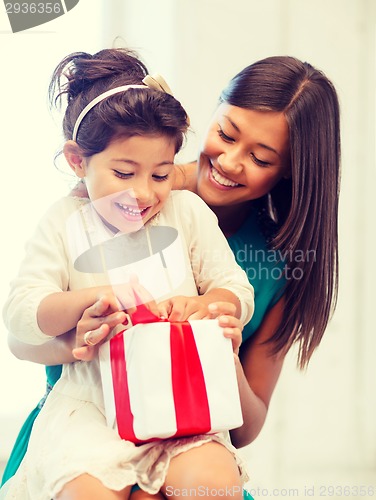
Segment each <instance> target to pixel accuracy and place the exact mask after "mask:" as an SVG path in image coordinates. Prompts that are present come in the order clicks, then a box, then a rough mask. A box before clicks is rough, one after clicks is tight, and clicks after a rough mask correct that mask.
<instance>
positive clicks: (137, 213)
mask: <svg viewBox="0 0 376 500" xmlns="http://www.w3.org/2000/svg"><path fill="white" fill-rule="evenodd" d="M116 204H117V206H118V207H119V208H121V210H123V211H124V212H125V213H126V214H128V215H130V216H132V217H142V214H143V213H144V212H145V211H146V210H147V208H135V207H129V206H128V205H122V204H121V203H116Z"/></svg>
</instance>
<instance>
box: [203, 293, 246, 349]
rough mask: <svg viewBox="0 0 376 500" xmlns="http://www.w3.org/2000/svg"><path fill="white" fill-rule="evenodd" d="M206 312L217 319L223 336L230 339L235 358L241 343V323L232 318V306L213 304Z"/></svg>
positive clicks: (225, 303) (220, 303)
mask: <svg viewBox="0 0 376 500" xmlns="http://www.w3.org/2000/svg"><path fill="white" fill-rule="evenodd" d="M208 310H209V312H210V314H211V317H212V318H218V324H219V326H220V327H222V328H223V335H224V336H225V337H226V338H229V339H231V341H232V350H233V351H234V354H236V357H237V356H238V354H239V348H240V345H241V343H242V331H243V323H242V322H241V321H240V320H239V319H238V318H236V317H235V316H233V314H234V313H235V310H236V308H235V306H234V304H230V303H229V302H214V303H212V304H209V305H208Z"/></svg>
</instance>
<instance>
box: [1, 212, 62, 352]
mask: <svg viewBox="0 0 376 500" xmlns="http://www.w3.org/2000/svg"><path fill="white" fill-rule="evenodd" d="M63 207H64V205H62V203H61V202H60V203H57V204H55V205H54V206H53V207H51V209H50V211H49V212H48V213H47V214H46V215H45V216H44V217H43V219H42V220H41V222H40V224H39V226H38V227H37V229H36V231H35V233H34V235H33V236H32V238H31V239H30V240H29V241H28V243H27V244H26V247H25V257H24V259H23V261H22V263H21V266H20V268H19V272H18V275H17V277H16V278H15V279H14V280H13V281H12V282H11V283H10V292H9V296H8V299H7V301H6V303H5V305H4V308H3V318H4V322H5V325H6V327H7V328H8V330H9V331H10V332H11V333H12V334H13V335H14V336H15V337H16V338H18V339H19V340H21V341H22V342H25V343H28V344H33V345H38V344H43V343H44V342H47V341H48V340H50V339H51V338H53V337H50V336H48V335H46V334H44V333H43V332H42V331H41V330H40V328H39V326H38V322H37V310H38V306H39V304H40V302H41V300H42V299H43V298H44V297H46V296H47V295H50V294H52V293H55V292H61V291H65V290H67V289H68V286H69V279H68V275H69V273H68V259H67V255H66V251H65V241H64V230H65V214H64V209H63Z"/></svg>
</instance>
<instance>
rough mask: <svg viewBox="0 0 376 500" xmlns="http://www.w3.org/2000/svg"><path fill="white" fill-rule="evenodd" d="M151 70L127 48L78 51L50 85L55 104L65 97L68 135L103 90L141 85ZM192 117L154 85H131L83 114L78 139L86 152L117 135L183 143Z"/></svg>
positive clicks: (61, 66)
mask: <svg viewBox="0 0 376 500" xmlns="http://www.w3.org/2000/svg"><path fill="white" fill-rule="evenodd" d="M147 73H148V71H147V68H146V66H145V65H144V63H143V62H142V61H141V60H140V59H139V58H138V56H137V54H136V53H134V52H132V51H130V50H127V49H124V48H117V49H105V50H101V51H100V52H98V53H96V54H94V55H90V54H87V53H85V52H75V53H73V54H70V55H68V56H67V57H65V58H64V59H63V60H62V61H61V62H60V63H59V65H58V66H57V67H56V69H55V71H54V73H53V75H52V79H51V82H50V86H49V99H50V103H51V105H58V104H61V102H62V98H63V97H66V99H67V108H66V111H65V115H64V120H63V131H64V136H65V139H66V140H69V139H72V133H73V128H74V124H75V122H76V120H77V117H78V116H79V114H80V113H81V111H82V110H83V108H84V107H85V106H86V105H87V104H88V103H89V102H91V101H92V100H93V99H94V98H95V97H97V96H98V95H100V94H102V93H103V92H105V91H107V90H109V89H112V88H114V87H119V86H122V85H142V79H143V78H144V77H145V76H146V75H147ZM187 123H188V117H187V114H186V112H185V110H184V109H183V107H182V106H181V104H180V103H179V101H177V100H176V99H175V98H174V97H172V96H171V95H170V94H167V93H165V92H162V91H159V90H154V89H150V88H145V89H137V88H136V89H128V90H126V91H124V92H120V93H117V94H115V95H113V96H111V97H107V98H105V99H104V100H103V101H101V102H100V103H98V104H97V105H96V106H94V107H93V108H92V109H91V110H90V111H89V112H88V113H87V115H85V117H84V119H83V121H82V122H81V125H80V127H79V130H78V134H77V138H76V142H77V144H78V145H79V146H80V148H81V150H82V152H83V155H84V156H91V155H93V154H96V153H100V152H101V151H103V150H104V149H105V148H106V147H107V146H108V145H109V143H110V142H111V141H113V140H114V139H116V138H117V137H120V136H121V137H123V136H124V137H131V136H134V135H141V134H142V135H144V134H147V135H163V136H167V137H170V138H171V139H172V140H174V141H175V147H176V152H178V151H179V149H180V148H181V146H182V144H183V140H184V135H185V132H186V130H187Z"/></svg>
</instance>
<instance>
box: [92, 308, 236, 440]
mask: <svg viewBox="0 0 376 500" xmlns="http://www.w3.org/2000/svg"><path fill="white" fill-rule="evenodd" d="M154 318H155V317H154ZM132 319H133V323H134V322H135V318H132ZM99 360H100V367H101V376H102V385H103V393H104V402H105V411H106V418H107V423H108V425H109V426H110V427H112V428H115V429H117V430H118V433H119V435H120V437H121V438H123V439H126V440H129V441H132V442H134V443H137V444H140V443H143V442H148V441H153V440H155V439H167V438H171V437H181V436H190V435H194V434H206V433H215V432H220V431H226V430H230V429H234V428H236V427H240V426H241V425H242V423H243V419H242V412H241V406H240V398H239V390H238V385H237V379H236V372H235V364H234V357H233V352H232V344H231V340H230V339H226V338H225V337H224V336H223V330H222V328H220V327H219V326H218V323H217V320H195V321H189V322H188V321H186V322H177V323H174V322H171V323H170V322H168V321H156V322H154V321H153V322H148V323H139V324H136V325H134V326H132V327H131V328H129V329H127V330H124V331H122V332H120V333H118V334H117V335H115V336H114V337H113V338H112V339H111V340H109V341H108V342H106V343H105V344H103V345H102V346H101V347H100V350H99Z"/></svg>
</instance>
